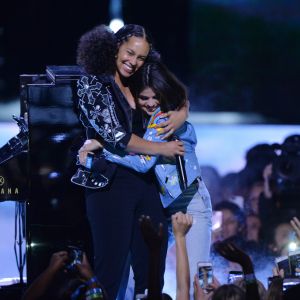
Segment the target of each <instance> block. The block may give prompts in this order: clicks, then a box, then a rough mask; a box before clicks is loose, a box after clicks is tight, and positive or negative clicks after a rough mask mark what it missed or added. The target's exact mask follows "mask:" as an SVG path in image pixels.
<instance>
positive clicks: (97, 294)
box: [85, 287, 103, 300]
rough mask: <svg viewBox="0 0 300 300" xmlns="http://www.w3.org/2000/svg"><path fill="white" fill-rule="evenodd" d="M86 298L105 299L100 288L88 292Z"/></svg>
mask: <svg viewBox="0 0 300 300" xmlns="http://www.w3.org/2000/svg"><path fill="white" fill-rule="evenodd" d="M85 297H86V298H85V299H86V300H92V299H96V298H100V297H101V298H102V297H103V293H102V289H101V288H99V287H97V288H93V289H89V290H87V291H86V293H85Z"/></svg>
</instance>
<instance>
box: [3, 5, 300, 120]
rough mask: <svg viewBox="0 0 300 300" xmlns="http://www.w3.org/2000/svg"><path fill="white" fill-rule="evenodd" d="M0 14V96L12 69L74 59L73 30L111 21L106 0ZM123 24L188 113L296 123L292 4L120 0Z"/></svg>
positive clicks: (9, 87) (9, 88)
mask: <svg viewBox="0 0 300 300" xmlns="http://www.w3.org/2000/svg"><path fill="white" fill-rule="evenodd" d="M6 7H7V8H6V9H1V12H0V14H1V15H0V101H2V102H8V101H10V100H11V99H13V98H16V97H18V93H19V92H18V86H19V83H18V82H19V74H24V73H44V72H45V66H46V65H69V64H75V52H76V51H75V50H76V45H77V42H78V39H79V37H80V36H81V35H82V34H83V33H84V32H85V31H87V30H89V29H90V28H92V27H93V26H95V25H97V24H100V23H105V24H108V23H109V21H110V16H109V0H98V1H96V0H85V1H81V2H75V1H70V0H51V1H50V0H44V1H37V0H27V1H17V0H11V1H9V2H8V3H6ZM122 13H123V19H124V22H125V23H137V24H141V25H144V26H145V27H146V29H148V30H149V31H150V32H151V34H152V36H153V38H154V41H155V46H156V48H157V49H158V50H159V51H160V52H161V53H162V57H163V58H164V60H165V62H166V64H167V65H168V67H169V68H170V69H171V70H173V72H174V73H175V74H176V75H177V76H178V77H179V78H180V79H181V80H182V81H183V82H184V83H185V84H186V85H187V86H188V87H189V95H190V96H189V99H190V102H191V110H192V111H201V112H218V111H234V112H242V113H244V112H246V113H258V114H261V115H262V116H263V117H265V120H266V122H272V123H294V124H298V123H299V122H300V113H299V109H298V103H297V102H298V101H299V95H300V93H299V86H300V2H299V1H297V0H277V1H274V0H273V1H271V0H261V1H253V0H252V1H250V0H236V1H234V0H232V1H229V0H210V1H204V0H198V1H197V0H160V1H158V0H151V1H142V0H124V1H123V11H122Z"/></svg>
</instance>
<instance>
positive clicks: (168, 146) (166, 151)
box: [158, 141, 184, 158]
mask: <svg viewBox="0 0 300 300" xmlns="http://www.w3.org/2000/svg"><path fill="white" fill-rule="evenodd" d="M158 146H159V151H158V154H160V155H162V156H166V157H169V158H174V157H175V155H181V156H183V155H184V146H183V142H182V141H171V142H166V143H159V144H158Z"/></svg>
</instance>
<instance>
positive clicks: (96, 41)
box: [77, 25, 118, 75]
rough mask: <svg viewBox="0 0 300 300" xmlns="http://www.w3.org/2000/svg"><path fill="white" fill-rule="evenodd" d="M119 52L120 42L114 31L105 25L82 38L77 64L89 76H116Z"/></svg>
mask: <svg viewBox="0 0 300 300" xmlns="http://www.w3.org/2000/svg"><path fill="white" fill-rule="evenodd" d="M117 51H118V42H117V38H116V36H115V35H114V33H113V31H111V30H110V28H109V27H107V26H105V25H99V26H96V27H95V28H93V29H92V30H90V31H88V32H86V33H85V34H84V35H82V37H81V38H80V40H79V44H78V47H77V64H78V65H79V66H81V67H83V68H84V70H85V71H86V72H87V73H89V74H93V75H100V74H114V72H115V70H116V63H115V60H116V58H115V56H116V54H117Z"/></svg>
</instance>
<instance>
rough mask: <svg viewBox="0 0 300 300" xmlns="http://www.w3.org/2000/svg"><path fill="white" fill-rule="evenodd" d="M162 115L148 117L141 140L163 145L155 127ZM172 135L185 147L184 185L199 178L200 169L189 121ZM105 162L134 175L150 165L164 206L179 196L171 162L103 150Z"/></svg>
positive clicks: (160, 120)
mask: <svg viewBox="0 0 300 300" xmlns="http://www.w3.org/2000/svg"><path fill="white" fill-rule="evenodd" d="M161 114H162V112H161V111H160V108H158V109H157V110H156V111H155V112H154V113H153V115H152V116H151V118H150V120H149V123H148V126H147V131H146V133H145V134H144V139H145V140H148V141H151V142H166V140H162V139H161V137H160V136H156V129H155V125H156V124H159V123H161V122H163V121H165V119H163V118H161ZM175 135H176V136H177V137H178V138H179V139H180V140H181V141H182V142H183V144H184V148H185V154H184V160H185V169H186V175H187V180H188V186H189V185H190V184H191V183H193V182H194V181H195V179H196V178H197V177H200V176H201V170H200V166H199V163H198V160H197V157H196V153H195V147H196V144H197V138H196V133H195V130H194V127H193V126H192V124H190V123H189V122H184V124H183V125H182V126H181V127H180V128H179V129H178V130H176V132H175ZM104 155H105V159H107V160H109V161H111V162H115V163H117V164H120V165H123V166H126V167H129V168H131V169H134V170H136V171H138V172H143V173H145V172H147V171H148V170H149V169H150V168H152V167H153V166H154V170H155V174H156V177H157V179H158V182H159V186H160V196H161V201H162V204H163V206H164V207H167V206H169V205H170V204H171V203H172V202H173V201H174V200H175V199H176V198H177V197H178V196H180V195H181V194H182V191H181V189H180V185H179V178H178V174H177V169H176V164H175V162H167V161H166V160H165V158H163V157H159V156H149V155H125V156H118V155H115V154H112V153H110V152H109V151H107V150H104Z"/></svg>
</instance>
